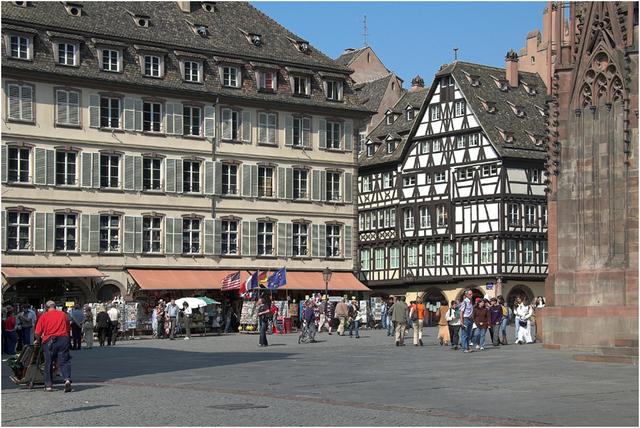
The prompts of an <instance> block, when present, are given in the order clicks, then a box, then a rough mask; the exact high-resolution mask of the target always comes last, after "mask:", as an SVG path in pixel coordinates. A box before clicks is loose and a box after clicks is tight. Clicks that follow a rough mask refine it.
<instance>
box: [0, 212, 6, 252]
mask: <svg viewBox="0 0 640 428" xmlns="http://www.w3.org/2000/svg"><path fill="white" fill-rule="evenodd" d="M0 219H1V224H0V239H2V243H1V244H0V247H1V248H0V249H1V250H2V251H6V249H7V213H6V212H5V211H4V210H2V212H1V213H0Z"/></svg>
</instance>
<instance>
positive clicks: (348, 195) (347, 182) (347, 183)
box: [342, 172, 353, 204]
mask: <svg viewBox="0 0 640 428" xmlns="http://www.w3.org/2000/svg"><path fill="white" fill-rule="evenodd" d="M342 183H343V185H344V189H343V192H342V194H343V195H344V199H343V200H344V202H345V203H347V204H350V203H351V202H352V201H353V174H352V173H350V172H347V173H345V174H344V176H343V180H342Z"/></svg>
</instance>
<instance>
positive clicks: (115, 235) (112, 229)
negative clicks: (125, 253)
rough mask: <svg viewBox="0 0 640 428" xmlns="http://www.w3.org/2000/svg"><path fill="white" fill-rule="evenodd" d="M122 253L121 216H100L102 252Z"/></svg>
mask: <svg viewBox="0 0 640 428" xmlns="http://www.w3.org/2000/svg"><path fill="white" fill-rule="evenodd" d="M119 251H120V216H117V215H108V214H103V215H101V216H100V252H102V253H117V252H119Z"/></svg>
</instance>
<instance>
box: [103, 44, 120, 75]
mask: <svg viewBox="0 0 640 428" xmlns="http://www.w3.org/2000/svg"><path fill="white" fill-rule="evenodd" d="M121 61H122V52H121V51H119V50H117V49H109V48H103V49H102V50H101V52H100V62H101V64H100V68H101V69H102V70H103V71H109V72H114V73H118V72H120V71H122V66H121Z"/></svg>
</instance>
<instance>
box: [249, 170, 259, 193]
mask: <svg viewBox="0 0 640 428" xmlns="http://www.w3.org/2000/svg"><path fill="white" fill-rule="evenodd" d="M251 196H253V197H254V198H257V197H258V165H251Z"/></svg>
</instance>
